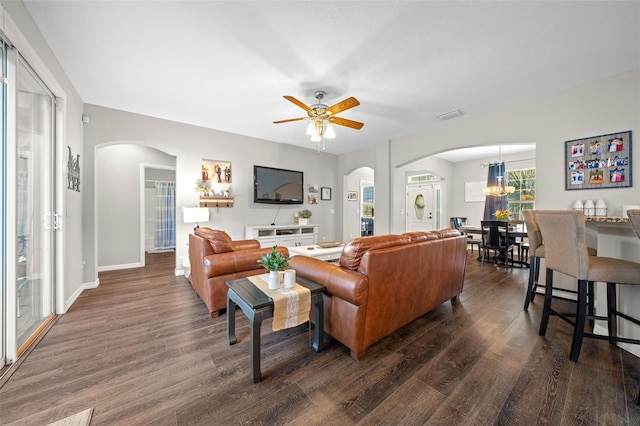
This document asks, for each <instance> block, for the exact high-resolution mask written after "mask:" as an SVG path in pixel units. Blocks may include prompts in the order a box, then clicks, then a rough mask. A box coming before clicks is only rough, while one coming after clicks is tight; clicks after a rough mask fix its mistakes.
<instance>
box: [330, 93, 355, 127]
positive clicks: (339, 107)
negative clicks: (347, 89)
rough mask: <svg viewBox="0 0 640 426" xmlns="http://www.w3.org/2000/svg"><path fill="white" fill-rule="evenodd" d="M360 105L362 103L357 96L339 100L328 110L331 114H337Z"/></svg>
mask: <svg viewBox="0 0 640 426" xmlns="http://www.w3.org/2000/svg"><path fill="white" fill-rule="evenodd" d="M358 105H360V102H359V101H358V100H357V99H356V98H354V97H350V98H348V99H345V100H344V101H342V102H338V103H337V104H335V105H331V106H330V107H329V108H327V111H329V112H330V113H331V115H336V114H337V113H339V112H342V111H346V110H348V109H350V108H353V107H357V106H358ZM360 127H362V126H360Z"/></svg>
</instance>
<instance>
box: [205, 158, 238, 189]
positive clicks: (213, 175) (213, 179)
mask: <svg viewBox="0 0 640 426" xmlns="http://www.w3.org/2000/svg"><path fill="white" fill-rule="evenodd" d="M201 168H202V170H201V172H202V181H203V182H209V183H231V163H230V162H229V161H219V160H202V166H201Z"/></svg>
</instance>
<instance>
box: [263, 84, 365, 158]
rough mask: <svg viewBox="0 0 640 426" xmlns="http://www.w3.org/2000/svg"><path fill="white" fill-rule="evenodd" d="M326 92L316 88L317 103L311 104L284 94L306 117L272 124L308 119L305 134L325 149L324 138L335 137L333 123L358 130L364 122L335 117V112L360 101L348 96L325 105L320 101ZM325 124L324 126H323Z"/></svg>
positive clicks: (358, 103) (354, 105) (339, 111)
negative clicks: (304, 112) (303, 111)
mask: <svg viewBox="0 0 640 426" xmlns="http://www.w3.org/2000/svg"><path fill="white" fill-rule="evenodd" d="M325 95H326V93H325V92H324V91H322V90H318V91H316V92H315V93H314V97H315V98H316V99H317V101H318V103H316V104H313V105H311V106H307V105H306V104H304V103H303V102H300V101H299V100H297V99H296V98H294V97H293V96H284V98H285V99H286V100H288V101H289V102H291V103H293V104H295V105H296V106H298V107H300V108H302V109H303V110H305V111H306V112H307V117H297V118H290V119H286V120H278V121H274V122H273V123H274V124H281V123H289V122H291V121H303V120H306V121H308V123H307V129H306V131H305V134H306V135H308V136H311V141H312V142H322V150H323V151H324V150H325V140H326V139H333V138H335V137H336V131H335V129H334V128H333V125H334V124H337V125H339V126H346V127H349V128H351V129H355V130H360V129H361V128H362V126H364V123H360V122H358V121H353V120H349V119H347V118H342V117H336V114H339V113H341V112H343V111H346V110H348V109H351V108H353V107H357V106H358V105H360V102H359V101H358V100H357V99H356V98H354V97H350V98H347V99H344V100H342V101H340V102H338V103H337V104H334V105H331V106H327V105H325V104H323V103H322V100H323V99H324V97H325ZM325 125H326V127H325ZM319 151H320V143H318V152H319Z"/></svg>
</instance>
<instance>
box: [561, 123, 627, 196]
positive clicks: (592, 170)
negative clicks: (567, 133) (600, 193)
mask: <svg viewBox="0 0 640 426" xmlns="http://www.w3.org/2000/svg"><path fill="white" fill-rule="evenodd" d="M631 170H632V169H631V130H628V131H626V132H619V133H609V134H607V135H600V136H591V137H588V138H583V139H574V140H570V141H566V142H565V189H566V190H567V191H571V190H576V189H608V188H630V187H632V186H633V185H632V179H631V178H632V176H631Z"/></svg>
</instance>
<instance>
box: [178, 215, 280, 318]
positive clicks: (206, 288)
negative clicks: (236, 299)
mask: <svg viewBox="0 0 640 426" xmlns="http://www.w3.org/2000/svg"><path fill="white" fill-rule="evenodd" d="M269 251H271V248H260V243H259V242H258V241H257V240H237V241H233V240H231V237H229V235H228V234H227V233H226V232H224V231H218V230H214V229H211V228H206V227H203V228H196V230H195V232H194V233H193V234H189V263H191V275H190V276H189V281H190V282H191V285H192V286H193V289H194V290H195V291H196V293H198V296H200V298H201V299H202V300H203V301H204V303H205V304H206V305H207V308H209V312H210V313H211V317H217V316H218V314H219V312H220V310H221V309H225V308H226V307H227V281H230V280H237V279H239V278H245V277H249V276H252V275H260V274H263V273H266V272H267V270H266V269H264V267H263V266H262V265H260V264H259V263H258V259H260V257H262V256H263V255H264V254H266V253H268V252H269ZM278 251H279V252H281V253H283V254H284V255H286V256H289V251H288V250H287V248H286V247H278Z"/></svg>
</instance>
